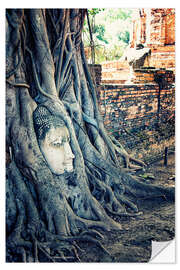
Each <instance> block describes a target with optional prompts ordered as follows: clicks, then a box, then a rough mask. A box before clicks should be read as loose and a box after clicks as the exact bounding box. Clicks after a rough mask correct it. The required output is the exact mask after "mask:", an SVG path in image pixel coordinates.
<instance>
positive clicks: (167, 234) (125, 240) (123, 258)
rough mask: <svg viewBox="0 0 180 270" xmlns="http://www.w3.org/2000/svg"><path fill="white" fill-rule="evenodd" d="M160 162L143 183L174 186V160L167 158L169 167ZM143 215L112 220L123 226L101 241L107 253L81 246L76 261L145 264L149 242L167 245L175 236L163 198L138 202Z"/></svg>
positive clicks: (170, 209)
mask: <svg viewBox="0 0 180 270" xmlns="http://www.w3.org/2000/svg"><path fill="white" fill-rule="evenodd" d="M163 162H164V161H163V160H161V161H159V162H156V163H155V164H153V165H151V166H149V167H147V168H146V170H145V172H139V173H138V175H139V176H141V175H145V176H146V178H145V179H142V181H145V182H147V183H152V184H157V185H163V186H174V185H175V156H174V155H172V154H171V155H169V157H168V165H167V166H166V167H165V166H164V163H163ZM138 207H139V209H140V211H142V212H143V214H142V215H140V216H138V217H121V218H120V217H119V218H114V219H115V220H116V221H118V222H120V223H121V224H122V228H123V229H122V231H121V233H119V232H118V233H116V232H111V233H108V234H107V235H106V237H105V239H104V241H103V245H104V247H105V248H106V250H107V253H106V252H104V251H102V250H101V249H100V248H97V247H95V246H94V245H93V244H92V243H88V244H87V243H84V244H81V248H82V250H83V249H84V248H85V251H84V252H83V251H81V252H80V254H79V257H80V259H81V261H82V262H148V261H149V260H150V258H151V248H152V246H151V241H152V240H153V241H169V240H172V239H173V238H174V235H175V207H174V204H171V203H169V202H167V201H166V200H165V199H162V198H154V202H153V206H152V201H150V200H149V199H146V200H140V201H139V202H138Z"/></svg>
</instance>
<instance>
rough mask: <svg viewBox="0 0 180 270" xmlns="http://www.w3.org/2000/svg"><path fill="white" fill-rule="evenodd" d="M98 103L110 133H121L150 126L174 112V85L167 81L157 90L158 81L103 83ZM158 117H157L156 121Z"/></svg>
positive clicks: (167, 117) (150, 127) (136, 130)
mask: <svg viewBox="0 0 180 270" xmlns="http://www.w3.org/2000/svg"><path fill="white" fill-rule="evenodd" d="M99 93H100V95H99V106H100V111H101V114H102V116H103V119H104V123H105V126H106V128H107V129H108V130H109V132H111V133H114V134H116V136H117V135H118V134H119V135H122V134H123V132H124V128H125V129H128V130H129V131H130V132H132V133H134V132H135V133H137V132H138V131H140V130H146V129H152V128H153V127H154V126H155V125H156V123H157V121H159V122H161V121H166V120H168V119H169V118H170V117H171V115H172V114H173V113H174V107H175V87H174V84H173V83H169V84H167V85H166V86H164V88H163V89H162V90H161V92H160V113H159V118H158V95H159V86H158V84H156V83H154V84H134V85H124V84H122V85H116V86H115V85H104V86H101V88H100V89H99ZM158 119H159V120H158Z"/></svg>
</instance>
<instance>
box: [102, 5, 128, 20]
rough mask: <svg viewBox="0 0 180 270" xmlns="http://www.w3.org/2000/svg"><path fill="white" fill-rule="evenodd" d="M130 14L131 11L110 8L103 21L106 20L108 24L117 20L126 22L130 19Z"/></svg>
mask: <svg viewBox="0 0 180 270" xmlns="http://www.w3.org/2000/svg"><path fill="white" fill-rule="evenodd" d="M131 14H132V10H130V9H127V8H115V9H114V8H110V9H109V10H108V13H107V15H106V16H105V18H104V19H105V20H108V21H109V22H114V21H117V20H119V19H120V20H127V19H128V18H131Z"/></svg>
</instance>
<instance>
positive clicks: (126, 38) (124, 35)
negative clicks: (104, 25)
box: [118, 31, 130, 44]
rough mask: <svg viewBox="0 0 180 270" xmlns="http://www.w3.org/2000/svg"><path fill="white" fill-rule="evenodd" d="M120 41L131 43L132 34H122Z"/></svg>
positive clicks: (119, 36)
mask: <svg viewBox="0 0 180 270" xmlns="http://www.w3.org/2000/svg"><path fill="white" fill-rule="evenodd" d="M118 40H120V41H123V42H124V43H127V44H128V43H129V40H130V33H129V31H124V32H120V33H119V34H118Z"/></svg>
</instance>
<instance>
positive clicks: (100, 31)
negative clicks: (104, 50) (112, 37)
mask: <svg viewBox="0 0 180 270" xmlns="http://www.w3.org/2000/svg"><path fill="white" fill-rule="evenodd" d="M93 33H94V34H96V38H97V39H99V40H101V41H103V42H105V43H106V44H108V41H107V39H106V38H105V36H104V34H105V26H104V25H102V24H99V25H95V27H94V32H93Z"/></svg>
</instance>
